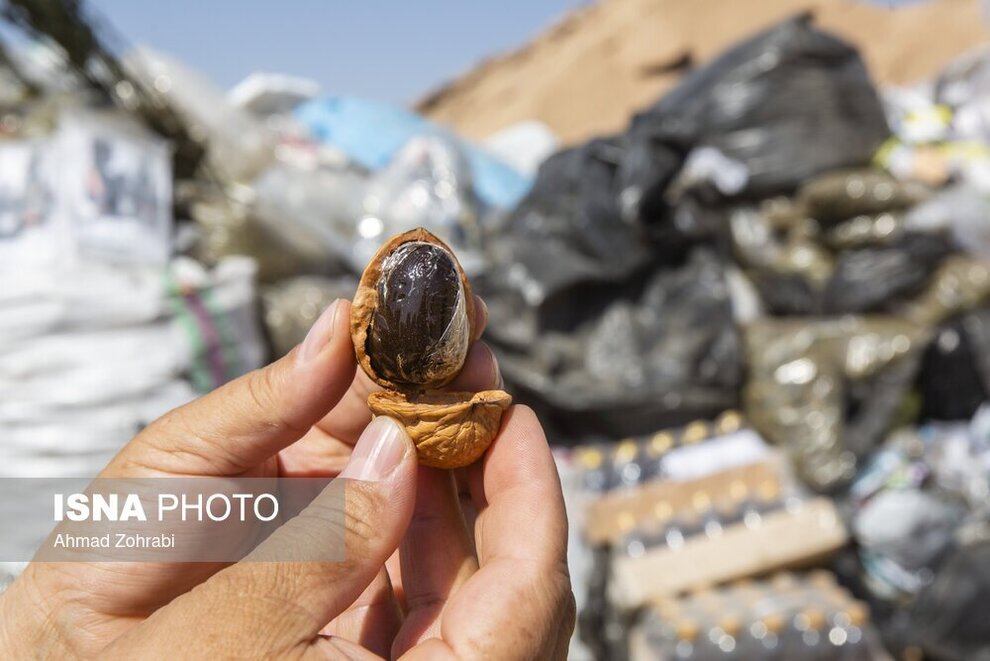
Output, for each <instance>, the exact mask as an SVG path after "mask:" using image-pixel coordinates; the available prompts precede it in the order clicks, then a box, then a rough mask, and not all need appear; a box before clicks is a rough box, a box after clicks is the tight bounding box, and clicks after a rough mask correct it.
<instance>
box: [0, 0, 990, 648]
mask: <svg viewBox="0 0 990 661" xmlns="http://www.w3.org/2000/svg"><path fill="white" fill-rule="evenodd" d="M82 7H83V6H82V5H80V4H79V3H61V2H57V1H55V0H52V1H51V2H47V1H46V2H32V3H28V2H17V1H14V2H11V3H10V7H8V9H7V10H6V13H5V18H6V20H7V21H9V22H10V23H11V24H12V25H13V26H15V27H17V28H18V29H21V30H22V31H24V32H25V33H26V34H28V35H32V36H33V37H35V38H37V37H38V36H44V37H45V38H46V40H39V41H34V42H31V43H33V44H34V46H32V48H34V50H30V49H29V50H28V51H26V52H25V51H23V50H20V51H18V50H16V49H12V50H11V52H10V53H8V54H7V55H8V56H5V57H4V58H2V59H3V60H4V61H6V62H7V64H6V65H5V66H4V67H2V69H3V73H4V87H5V94H4V95H3V96H2V98H0V105H2V112H0V132H2V135H3V140H2V141H0V256H2V257H3V259H0V282H2V284H0V358H2V360H0V393H3V396H2V397H0V444H2V445H3V447H4V449H5V450H7V449H11V450H12V452H13V456H14V457H15V459H16V461H12V462H10V463H9V464H6V465H5V466H4V467H3V468H2V469H0V470H2V471H9V472H10V473H11V474H18V475H24V474H52V473H64V474H68V473H72V472H76V473H78V472H80V471H82V472H85V471H94V470H96V469H97V468H98V466H99V465H101V462H102V461H103V460H104V457H106V456H107V455H108V453H111V452H112V451H113V450H114V449H115V448H116V447H119V445H120V444H121V443H123V442H125V441H126V440H127V438H129V436H130V435H131V434H133V432H134V431H135V430H136V429H138V428H140V426H141V425H142V424H144V423H145V422H147V421H148V420H150V419H151V418H153V417H155V416H156V415H158V414H160V413H162V412H164V411H165V410H167V409H168V408H170V407H171V406H174V405H176V404H178V403H181V402H183V401H187V400H188V399H190V398H192V397H194V396H195V395H196V394H197V393H198V392H204V391H206V390H209V389H210V388H213V387H216V386H217V385H219V384H220V383H222V382H224V381H225V380H227V379H229V378H232V377H233V376H236V375H237V374H240V373H243V372H244V371H246V370H248V369H251V368H253V367H255V366H257V365H260V364H262V363H263V362H264V361H265V360H267V359H268V358H271V357H275V356H278V355H281V354H283V353H285V352H287V351H288V350H289V349H290V348H291V347H292V346H294V345H295V344H296V343H297V342H299V341H300V340H301V339H302V337H303V336H304V334H305V332H306V330H307V329H308V328H309V326H310V325H311V324H312V322H313V321H314V320H315V319H316V317H317V316H318V315H319V313H320V312H321V311H322V310H323V309H324V308H325V306H326V305H327V304H328V303H329V302H330V301H332V300H333V299H334V298H336V297H338V296H343V297H349V296H351V295H352V294H353V291H354V288H355V286H356V281H357V276H358V274H360V272H361V271H362V270H363V268H364V266H365V264H366V262H367V260H368V259H369V258H370V256H371V255H372V254H373V253H374V251H375V250H376V249H377V248H378V247H379V246H380V245H381V244H382V242H383V241H384V240H385V239H386V238H387V237H389V236H390V235H392V234H394V233H396V232H400V231H404V230H406V229H410V228H412V227H416V226H423V227H426V228H427V229H429V230H430V231H432V232H434V233H435V234H437V235H438V236H440V237H441V238H443V239H444V240H445V241H447V242H448V243H449V244H450V245H452V246H453V247H454V249H455V250H456V252H457V253H458V257H459V259H460V261H461V262H462V264H463V265H464V266H465V268H466V269H467V270H468V272H469V273H470V275H471V276H472V280H473V282H474V283H475V285H476V288H477V290H478V291H479V293H481V294H482V295H483V296H484V298H485V299H486V301H487V303H488V306H489V313H490V321H489V324H488V330H487V332H486V340H487V341H488V342H489V343H490V344H491V345H492V346H493V348H494V349H495V351H496V353H497V354H498V357H499V361H500V365H501V367H502V371H503V375H504V377H505V381H506V384H507V387H508V389H509V390H511V391H512V393H513V395H514V397H515V399H516V401H517V402H519V403H525V404H528V405H530V406H532V407H533V408H534V409H536V411H537V412H538V414H539V415H540V419H541V420H542V422H543V423H544V425H545V426H546V428H547V431H548V435H549V437H550V439H551V442H552V443H553V444H554V446H555V453H556V456H557V458H558V463H559V467H560V471H561V476H562V481H563V484H564V487H565V497H566V499H567V502H568V511H569V516H570V517H571V522H572V527H571V530H572V533H571V534H572V544H571V549H570V553H571V557H570V561H571V571H572V575H573V578H574V583H575V591H576V593H577V598H578V603H579V611H580V615H579V632H578V636H577V638H576V639H575V641H574V644H573V647H572V654H573V656H574V658H582V657H589V656H595V657H598V658H624V657H626V656H631V657H633V658H655V657H657V656H668V657H674V658H699V659H700V658H710V657H711V656H712V655H714V654H718V655H719V658H754V657H759V658H803V657H804V656H809V657H811V658H821V659H832V658H835V659H839V658H885V655H887V654H888V653H889V654H893V655H898V656H900V655H902V654H905V653H908V652H920V653H923V654H926V655H929V656H931V657H933V658H944V659H963V658H973V657H975V656H978V655H980V654H987V653H990V635H988V634H987V632H986V630H985V629H986V628H985V627H984V626H983V625H982V619H980V617H979V615H978V613H979V612H980V609H979V604H981V603H983V602H985V601H986V599H987V598H988V595H990V582H988V581H987V580H985V577H986V576H988V575H990V555H988V552H987V548H988V547H987V540H988V539H990V526H988V523H990V510H988V508H987V507H986V504H985V500H986V497H987V495H988V494H990V421H988V415H990V414H988V413H987V411H988V409H987V408H985V406H986V402H987V400H988V395H990V301H988V297H990V229H988V228H990V85H988V84H987V81H988V80H990V78H988V73H987V72H988V71H990V54H987V53H976V54H974V55H972V56H970V57H967V58H966V59H965V60H963V61H960V62H956V63H954V64H952V65H950V66H949V67H948V68H947V69H946V70H945V72H944V73H943V74H942V75H940V76H939V77H938V78H937V79H936V80H934V81H930V82H928V83H924V84H920V85H918V86H916V87H913V88H910V89H906V88H905V89H884V90H878V89H877V87H876V86H875V85H874V84H873V82H872V81H871V79H870V76H869V72H868V71H867V68H866V66H865V65H864V63H863V61H862V59H861V57H860V55H859V54H858V53H857V51H856V50H855V49H854V48H852V47H851V46H850V45H848V44H846V43H845V42H843V41H841V40H839V39H837V38H835V37H833V36H831V35H829V34H827V33H825V32H823V31H821V30H820V29H818V28H817V27H816V26H815V23H814V20H813V18H812V17H811V16H810V15H801V16H797V17H793V18H791V19H788V20H786V21H784V22H782V23H780V24H778V25H776V26H774V27H772V28H770V29H768V30H766V31H764V32H762V33H760V34H758V35H756V36H754V37H752V38H750V39H749V40H747V41H745V42H743V43H741V44H739V45H738V46H736V47H734V48H732V49H730V50H728V51H726V52H725V53H724V54H723V55H721V56H720V57H718V58H716V59H715V60H713V61H712V62H710V63H708V64H706V65H705V66H703V67H701V68H699V69H696V70H694V71H693V72H691V73H690V74H688V75H687V76H685V77H684V79H683V80H682V81H681V82H680V83H679V84H678V85H677V86H676V87H675V88H674V89H673V90H672V91H670V92H669V93H667V94H666V95H664V96H663V97H662V98H660V99H659V100H657V101H656V102H655V103H654V104H653V105H651V106H649V107H647V108H646V109H645V110H643V111H642V112H640V113H639V114H637V115H636V116H635V117H634V118H632V120H631V122H630V123H629V125H628V127H627V128H626V129H625V130H624V131H622V132H621V133H617V134H614V135H607V136H602V137H599V138H596V139H594V140H591V141H588V142H586V143H584V144H581V145H577V146H569V147H566V148H564V149H562V150H559V151H557V149H558V145H557V141H556V139H555V138H554V136H553V135H552V134H551V133H550V132H549V131H548V130H547V129H546V127H545V126H542V125H540V124H538V123H532V122H530V123H525V124H522V125H519V126H516V127H512V128H511V129H508V130H506V131H503V132H500V134H499V135H497V136H494V137H493V138H492V139H491V140H489V141H486V143H485V144H475V143H471V142H469V141H467V140H465V139H463V138H461V137H459V136H457V135H455V134H454V133H453V132H452V131H450V130H449V129H447V128H444V127H443V126H440V125H437V124H434V123H432V122H429V121H428V120H426V119H424V118H422V117H419V116H417V115H415V114H413V113H410V112H408V111H405V110H402V109H398V108H394V107H390V106H387V105H385V104H381V103H377V102H373V101H369V100H364V99H357V98H353V97H345V96H322V95H321V94H320V93H319V91H318V89H317V88H316V87H315V85H313V84H312V83H310V82H308V81H305V80H299V79H295V78H291V77H287V76H277V75H256V76H252V77H251V78H250V79H248V80H247V81H245V82H244V83H242V84H241V85H239V86H238V87H237V88H235V90H233V91H232V92H231V93H230V94H228V95H225V94H224V93H223V92H222V91H220V90H218V89H217V88H215V87H214V86H213V85H212V84H211V83H210V82H209V81H207V80H205V79H203V78H202V77H201V76H199V75H198V74H197V73H196V72H194V71H192V70H190V69H189V68H187V67H186V66H184V65H182V64H181V63H179V62H176V61H174V60H173V59H171V58H170V57H168V56H166V55H163V54H158V53H154V52H152V51H149V50H147V49H139V50H137V51H134V52H129V53H126V54H125V53H119V52H116V51H115V49H114V48H112V47H110V46H109V45H108V44H115V43H118V40H116V39H112V38H108V35H107V34H106V33H105V30H107V28H105V27H103V28H101V29H100V30H97V29H94V27H93V25H94V24H95V22H94V21H93V19H92V17H91V16H90V15H88V14H86V13H85V11H84V10H83V8H82ZM43 43H49V44H50V43H56V44H61V50H52V49H51V47H49V46H43V45H42V44H43ZM136 355H140V356H142V359H141V361H140V362H139V361H136V360H134V359H133V357H134V356H136ZM149 361H152V362H150V363H149ZM138 364H140V369H139V368H138ZM69 428H71V429H72V430H73V433H69V432H67V429H69ZM82 428H85V429H88V430H92V434H88V435H80V434H79V433H77V432H78V430H79V429H82ZM39 439H41V440H40V441H39ZM67 439H71V440H67ZM809 570H810V571H809ZM961 585H964V586H965V589H963V588H961V587H960V586H961Z"/></svg>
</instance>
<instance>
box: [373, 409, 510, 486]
mask: <svg viewBox="0 0 990 661" xmlns="http://www.w3.org/2000/svg"><path fill="white" fill-rule="evenodd" d="M511 403H512V397H511V396H510V395H509V394H508V393H506V392H502V391H501V390H486V391H483V392H479V393H469V392H435V393H426V394H422V395H407V394H404V393H401V392H396V391H388V390H385V391H381V392H375V393H372V394H371V396H369V397H368V407H369V408H370V409H371V411H372V413H374V414H375V415H387V416H389V417H392V418H395V419H397V420H398V421H399V422H401V423H402V425H403V426H404V427H405V428H406V431H407V432H408V433H409V436H410V437H411V438H412V440H413V443H415V444H416V451H417V454H418V456H419V463H421V464H423V465H425V466H433V467H434V468H446V469H451V468H460V467H461V466H467V465H468V464H471V463H473V462H475V461H476V460H478V459H479V458H480V457H481V455H483V454H484V453H485V450H487V449H488V446H489V445H491V442H492V440H493V439H494V438H495V435H496V434H498V430H499V427H500V426H501V422H502V413H503V412H504V411H505V410H506V409H507V408H509V405H510V404H511Z"/></svg>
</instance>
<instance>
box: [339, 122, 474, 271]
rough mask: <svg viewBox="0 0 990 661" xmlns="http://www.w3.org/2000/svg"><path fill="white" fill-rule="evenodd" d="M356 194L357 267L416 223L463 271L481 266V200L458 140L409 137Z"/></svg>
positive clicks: (354, 246)
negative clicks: (439, 241) (448, 251)
mask: <svg viewBox="0 0 990 661" xmlns="http://www.w3.org/2000/svg"><path fill="white" fill-rule="evenodd" d="M360 196H361V201H360V204H359V208H358V209H356V210H355V212H354V215H355V217H356V219H357V221H356V223H357V224H356V230H357V232H356V236H355V237H354V239H353V242H352V253H351V254H352V259H351V262H352V264H353V266H354V269H355V271H356V272H360V271H362V270H364V267H365V266H366V265H367V264H368V262H369V261H371V258H372V257H373V256H374V254H375V253H376V252H377V251H378V248H380V247H381V246H382V244H384V243H385V241H386V240H388V238H389V237H391V236H394V235H396V234H401V233H402V232H406V231H409V230H411V229H415V228H417V227H423V228H426V229H427V230H429V231H430V232H432V233H433V234H435V235H437V236H438V237H440V239H442V240H443V241H444V242H446V243H447V244H448V245H449V246H450V247H451V248H453V249H454V251H455V252H456V253H457V257H458V259H459V261H460V262H461V264H462V266H463V267H464V268H465V270H466V271H467V272H468V273H474V272H477V271H479V270H480V269H481V266H482V264H483V257H482V254H481V251H482V242H483V241H482V229H481V223H480V218H479V207H480V205H481V203H480V201H479V200H478V199H477V198H476V196H475V193H474V188H473V182H472V180H471V169H470V167H469V164H468V161H467V159H466V158H465V155H464V153H463V152H462V151H461V149H460V147H459V146H458V145H457V143H455V142H453V141H451V140H448V139H445V138H442V137H439V136H417V137H414V138H412V139H411V140H409V142H407V143H406V144H405V145H404V146H403V147H402V149H400V150H399V152H398V153H397V154H396V156H395V158H394V159H393V160H392V162H391V163H389V164H388V165H387V166H386V167H385V168H383V169H382V170H380V171H378V172H376V173H374V174H373V175H372V176H371V178H370V179H368V182H367V184H366V185H365V187H364V190H363V191H362V192H361V194H360Z"/></svg>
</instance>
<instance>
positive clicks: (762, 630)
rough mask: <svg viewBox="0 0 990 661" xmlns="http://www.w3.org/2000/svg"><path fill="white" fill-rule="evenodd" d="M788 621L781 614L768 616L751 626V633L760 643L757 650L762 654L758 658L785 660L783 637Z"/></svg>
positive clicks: (772, 660) (768, 660) (770, 660)
mask: <svg viewBox="0 0 990 661" xmlns="http://www.w3.org/2000/svg"><path fill="white" fill-rule="evenodd" d="M785 626H786V620H785V619H784V616H783V615H781V614H780V613H771V614H770V615H766V616H764V617H763V618H761V619H760V620H757V622H754V623H753V624H752V625H751V626H750V633H751V635H752V636H753V638H754V639H756V640H757V641H758V642H759V647H757V650H761V653H760V654H758V655H757V657H756V658H759V659H766V660H767V661H775V660H776V659H785V658H787V657H785V656H784V655H783V649H782V647H781V646H782V641H781V637H782V636H783V633H784V628H785Z"/></svg>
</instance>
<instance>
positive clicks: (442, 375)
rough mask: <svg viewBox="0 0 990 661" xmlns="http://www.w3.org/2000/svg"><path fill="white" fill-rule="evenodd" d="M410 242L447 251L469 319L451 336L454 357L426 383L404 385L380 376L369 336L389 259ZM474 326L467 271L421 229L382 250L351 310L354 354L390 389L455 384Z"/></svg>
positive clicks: (447, 358)
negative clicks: (370, 347)
mask: <svg viewBox="0 0 990 661" xmlns="http://www.w3.org/2000/svg"><path fill="white" fill-rule="evenodd" d="M409 243H424V244H429V245H431V246H435V247H437V248H440V249H442V250H444V251H446V253H447V255H448V256H449V257H450V260H451V261H452V262H453V266H454V268H455V269H456V273H457V281H459V284H460V291H459V292H458V294H457V295H458V296H459V303H458V304H459V305H463V314H465V315H466V319H465V320H463V323H462V324H461V325H462V326H463V327H462V328H461V327H459V328H457V329H456V333H452V334H451V337H450V339H449V342H447V343H448V344H451V345H452V346H451V348H452V349H453V350H452V351H451V352H450V353H451V355H450V356H447V357H446V358H445V362H444V364H443V365H442V370H433V371H428V373H429V375H430V378H429V379H426V380H425V382H416V383H409V382H401V381H399V380H397V379H394V378H389V377H388V376H387V375H386V374H382V373H379V371H377V370H376V369H375V367H374V365H373V364H372V363H373V356H372V353H373V352H372V351H370V350H369V342H370V340H371V337H370V335H369V333H370V332H371V329H372V322H373V319H374V318H375V314H376V312H377V311H378V306H379V285H380V283H381V281H382V277H383V268H384V267H385V265H386V264H387V261H388V259H389V257H390V256H392V255H393V254H395V253H396V251H398V250H399V248H400V247H401V246H403V245H404V244H409ZM385 275H387V274H385ZM458 312H460V310H458ZM475 323H476V321H475V310H474V295H473V294H472V292H471V285H470V283H469V282H468V279H467V276H466V275H465V274H464V269H463V268H461V265H460V263H459V262H458V261H457V258H456V257H455V256H454V251H453V250H451V249H450V248H449V247H448V246H447V245H446V244H445V243H444V242H443V241H441V240H440V239H438V238H437V237H435V236H434V235H433V234H430V233H429V232H427V231H426V230H424V229H422V228H419V229H414V230H411V231H409V232H405V233H403V234H399V235H398V236H395V237H393V238H392V239H390V240H389V241H388V242H387V243H386V244H385V245H384V246H382V247H381V249H380V250H379V251H378V252H377V253H376V254H375V256H374V257H373V258H372V260H371V262H370V263H369V264H368V267H367V268H366V269H365V271H364V273H363V274H362V275H361V281H360V283H359V284H358V289H357V293H356V294H355V295H354V302H353V304H352V307H351V337H352V339H353V340H354V352H355V355H356V356H357V361H358V364H359V365H360V366H361V369H363V370H364V371H365V373H366V374H367V375H368V376H369V377H371V379H372V380H373V381H375V383H377V384H378V385H380V386H382V387H383V388H387V389H391V390H408V391H422V390H431V389H435V388H440V387H442V386H445V385H447V384H448V383H450V382H451V381H453V380H454V378H455V377H456V376H457V375H458V374H459V373H460V371H461V369H462V368H463V367H464V360H465V359H466V357H467V348H468V345H469V344H470V341H471V338H472V337H474V334H475ZM445 338H446V335H445ZM442 351H443V349H440V350H437V351H432V352H428V353H429V355H432V356H437V355H438V354H440V353H442Z"/></svg>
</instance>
